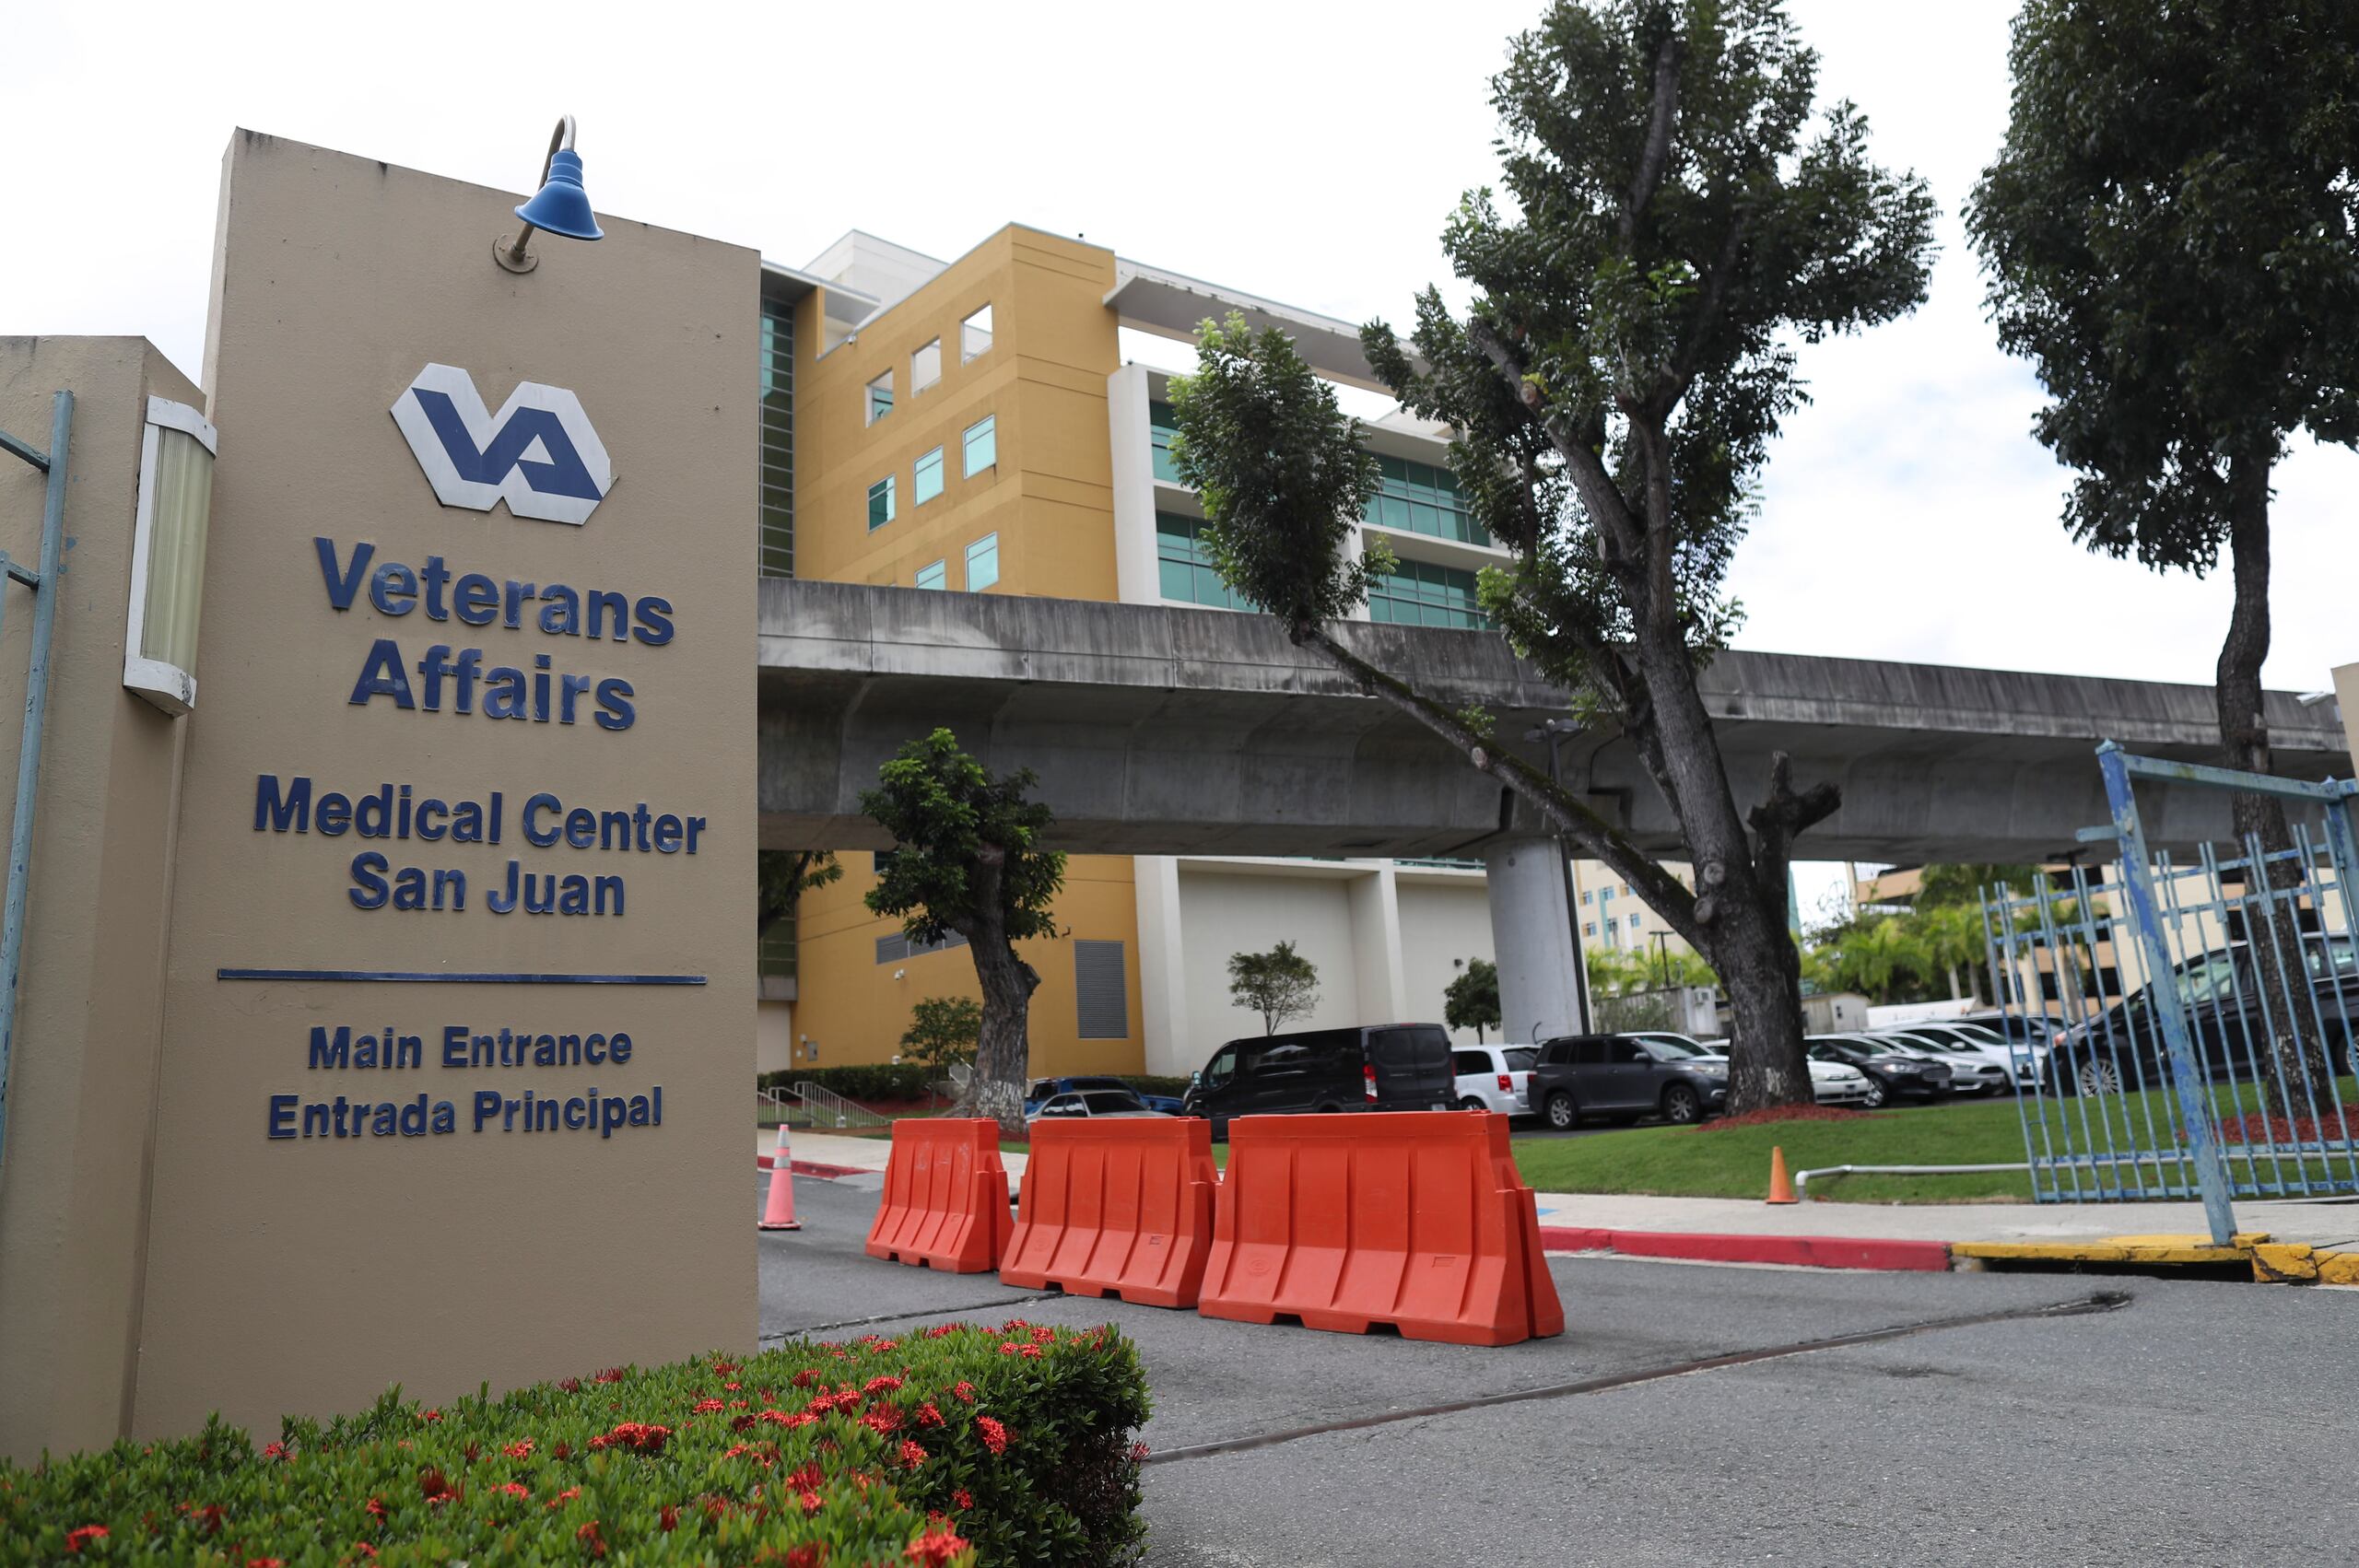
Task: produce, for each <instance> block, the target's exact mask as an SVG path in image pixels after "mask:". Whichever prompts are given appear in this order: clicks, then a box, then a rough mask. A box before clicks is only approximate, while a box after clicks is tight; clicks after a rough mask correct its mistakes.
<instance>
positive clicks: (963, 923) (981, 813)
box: [860, 730, 1065, 1137]
mask: <svg viewBox="0 0 2359 1568" xmlns="http://www.w3.org/2000/svg"><path fill="white" fill-rule="evenodd" d="M877 779H878V787H877V788H875V789H874V790H863V791H862V792H861V797H860V809H861V810H862V811H863V812H866V813H868V814H869V815H870V816H871V817H873V818H874V819H875V820H876V822H877V824H878V825H880V826H882V827H883V828H884V829H885V831H886V832H887V833H889V834H891V835H892V836H893V841H894V844H895V846H896V848H895V853H894V854H893V855H892V856H891V858H889V859H888V860H886V862H885V868H884V871H883V872H881V873H880V874H879V876H878V877H877V881H876V885H875V886H874V888H872V889H870V890H869V892H868V894H867V898H866V901H867V904H868V907H869V908H870V909H871V910H872V911H874V913H876V914H879V915H898V916H900V917H902V919H901V930H902V932H903V933H904V934H905V935H907V936H908V937H909V939H910V941H911V942H919V943H922V944H924V945H927V946H933V945H934V944H936V943H939V942H942V941H943V940H944V939H945V937H947V936H949V935H950V934H952V933H953V932H956V933H957V935H959V936H962V937H964V938H966V939H967V950H968V953H969V954H972V955H973V957H974V960H975V977H976V978H977V979H978V980H979V981H980V982H981V984H982V989H983V1004H982V1018H981V1023H980V1029H979V1032H978V1035H977V1038H976V1045H975V1073H974V1076H973V1077H972V1078H970V1079H969V1080H968V1083H967V1092H966V1094H963V1095H961V1096H959V1100H958V1104H957V1107H956V1109H957V1112H958V1114H961V1115H967V1116H984V1117H992V1118H994V1119H996V1120H997V1121H998V1122H999V1124H1000V1126H1001V1128H1002V1129H1004V1130H1005V1131H1006V1132H1007V1133H1008V1134H1009V1135H1010V1136H1012V1137H1022V1136H1023V1134H1024V1085H1025V1082H1026V1081H1027V1077H1028V1068H1029V1066H1030V1059H1031V1046H1030V1040H1029V1037H1028V1036H1027V1015H1028V1014H1029V1012H1030V1010H1031V1002H1032V993H1033V992H1034V991H1035V990H1037V989H1039V985H1040V976H1039V971H1037V970H1035V969H1034V968H1033V967H1032V965H1029V964H1027V963H1026V962H1024V960H1023V959H1021V958H1019V957H1017V956H1016V953H1015V944H1016V943H1017V942H1025V941H1029V940H1031V939H1033V938H1036V937H1047V936H1054V935H1056V934H1057V923H1056V921H1055V919H1053V918H1052V917H1051V916H1050V905H1051V904H1052V903H1053V902H1054V901H1055V899H1056V895H1057V894H1058V892H1059V890H1060V889H1062V887H1063V886H1064V877H1065V858H1064V856H1063V855H1062V854H1060V853H1057V852H1055V851H1053V850H1048V849H1043V848H1041V847H1040V841H1041V839H1042V837H1044V836H1045V835H1046V834H1047V832H1048V830H1049V828H1050V825H1052V824H1053V823H1054V822H1055V820H1056V819H1055V817H1054V816H1053V815H1052V814H1051V813H1050V810H1049V808H1048V807H1047V806H1045V805H1042V804H1040V803H1039V802H1036V801H1027V799H1025V794H1026V791H1027V790H1030V789H1031V788H1032V786H1033V785H1034V784H1035V783H1036V782H1038V780H1037V779H1035V778H1034V777H1033V775H1032V774H1031V773H1030V772H1029V771H1028V770H1027V771H1024V772H1019V773H1015V774H1013V775H1011V776H1009V777H1008V778H992V776H991V775H990V774H989V773H986V772H985V771H984V770H983V766H982V765H981V764H980V763H979V762H977V761H976V760H975V759H974V758H973V757H971V756H968V755H967V754H966V753H965V752H963V751H960V750H959V749H958V740H957V736H955V735H953V734H952V733H951V732H950V731H947V730H936V731H933V733H932V734H931V735H928V736H927V737H926V738H925V739H923V740H921V741H910V742H907V743H904V744H903V745H902V747H901V749H900V750H899V751H898V752H897V753H895V754H894V755H893V757H892V759H891V760H890V761H888V762H886V764H885V766H883V767H882V768H880V769H879V770H878V773H877Z"/></svg>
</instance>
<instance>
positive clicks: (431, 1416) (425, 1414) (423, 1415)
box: [417, 1410, 442, 1422]
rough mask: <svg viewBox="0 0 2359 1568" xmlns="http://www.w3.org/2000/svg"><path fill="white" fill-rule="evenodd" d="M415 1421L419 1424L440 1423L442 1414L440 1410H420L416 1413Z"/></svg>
mask: <svg viewBox="0 0 2359 1568" xmlns="http://www.w3.org/2000/svg"><path fill="white" fill-rule="evenodd" d="M417 1419H418V1420H419V1421H421V1422H428V1421H440V1420H441V1419H442V1412H441V1411H440V1410H420V1411H418V1412H417Z"/></svg>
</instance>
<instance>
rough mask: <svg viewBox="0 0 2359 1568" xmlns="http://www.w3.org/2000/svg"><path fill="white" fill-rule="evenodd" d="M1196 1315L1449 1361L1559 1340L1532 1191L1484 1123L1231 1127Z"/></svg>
mask: <svg viewBox="0 0 2359 1568" xmlns="http://www.w3.org/2000/svg"><path fill="white" fill-rule="evenodd" d="M1196 1310H1197V1311H1199V1312H1201V1313H1203V1315H1204V1316H1207V1317H1229V1318H1236V1319H1238V1320H1239V1321H1241V1322H1246V1323H1269V1322H1273V1321H1274V1320H1275V1319H1276V1318H1277V1317H1279V1316H1281V1315H1288V1316H1295V1317H1297V1318H1299V1319H1300V1320H1301V1321H1302V1324H1303V1327H1305V1328H1329V1329H1334V1330H1337V1331H1339V1332H1342V1333H1346V1334H1364V1333H1366V1332H1367V1330H1368V1328H1369V1327H1370V1326H1371V1325H1375V1324H1390V1325H1391V1326H1392V1327H1394V1328H1398V1329H1399V1330H1400V1331H1401V1334H1402V1338H1404V1339H1410V1340H1445V1341H1448V1342H1449V1343H1452V1344H1461V1345H1511V1344H1514V1343H1515V1342H1516V1341H1518V1340H1527V1339H1535V1338H1536V1339H1546V1338H1548V1337H1549V1336H1551V1335H1555V1334H1561V1333H1563V1332H1564V1331H1565V1312H1564V1308H1563V1307H1562V1306H1561V1305H1559V1304H1558V1302H1557V1300H1556V1283H1555V1281H1554V1280H1553V1279H1551V1278H1550V1277H1549V1274H1548V1266H1547V1263H1546V1260H1545V1259H1544V1258H1543V1255H1542V1252H1541V1247H1540V1217H1539V1212H1538V1211H1537V1209H1536V1208H1535V1207H1534V1205H1533V1202H1532V1189H1531V1188H1527V1187H1525V1186H1524V1185H1523V1178H1522V1176H1520V1175H1519V1174H1518V1173H1517V1171H1516V1168H1515V1161H1514V1159H1513V1158H1512V1157H1511V1156H1510V1155H1509V1154H1508V1121H1507V1117H1503V1116H1499V1115H1496V1113H1494V1112H1490V1111H1394V1112H1355V1113H1347V1114H1344V1115H1339V1116H1285V1117H1238V1118H1237V1119H1236V1120H1235V1121H1232V1122H1230V1123H1229V1127H1228V1171H1227V1174H1226V1176H1225V1177H1224V1178H1223V1180H1222V1182H1221V1187H1220V1201H1219V1204H1218V1206H1217V1209H1216V1213H1215V1220H1214V1226H1213V1250H1212V1258H1211V1259H1210V1261H1209V1263H1208V1264H1207V1266H1206V1268H1205V1270H1204V1284H1203V1295H1202V1297H1201V1298H1200V1299H1199V1300H1198V1302H1197V1304H1196Z"/></svg>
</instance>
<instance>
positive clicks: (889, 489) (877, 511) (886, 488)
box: [868, 474, 893, 533]
mask: <svg viewBox="0 0 2359 1568" xmlns="http://www.w3.org/2000/svg"><path fill="white" fill-rule="evenodd" d="M890 521H893V476H892V475H891V474H886V476H885V477H884V478H882V479H879V480H878V481H877V482H876V483H875V484H874V485H871V486H869V487H868V528H869V532H872V533H873V532H875V531H876V530H878V529H880V528H882V527H884V526H885V525H886V523H888V522H890Z"/></svg>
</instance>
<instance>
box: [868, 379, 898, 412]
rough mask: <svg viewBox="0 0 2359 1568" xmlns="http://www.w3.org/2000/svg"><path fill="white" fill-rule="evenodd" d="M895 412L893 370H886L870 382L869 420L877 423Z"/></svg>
mask: <svg viewBox="0 0 2359 1568" xmlns="http://www.w3.org/2000/svg"><path fill="white" fill-rule="evenodd" d="M892 412H893V372H892V371H890V370H887V371H886V372H885V373H884V374H883V375H881V376H879V377H877V378H876V379H875V380H873V381H871V382H869V383H868V422H869V423H870V424H871V425H874V424H875V423H876V422H877V421H878V420H879V419H882V418H884V417H885V415H887V414H890V413H892Z"/></svg>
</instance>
